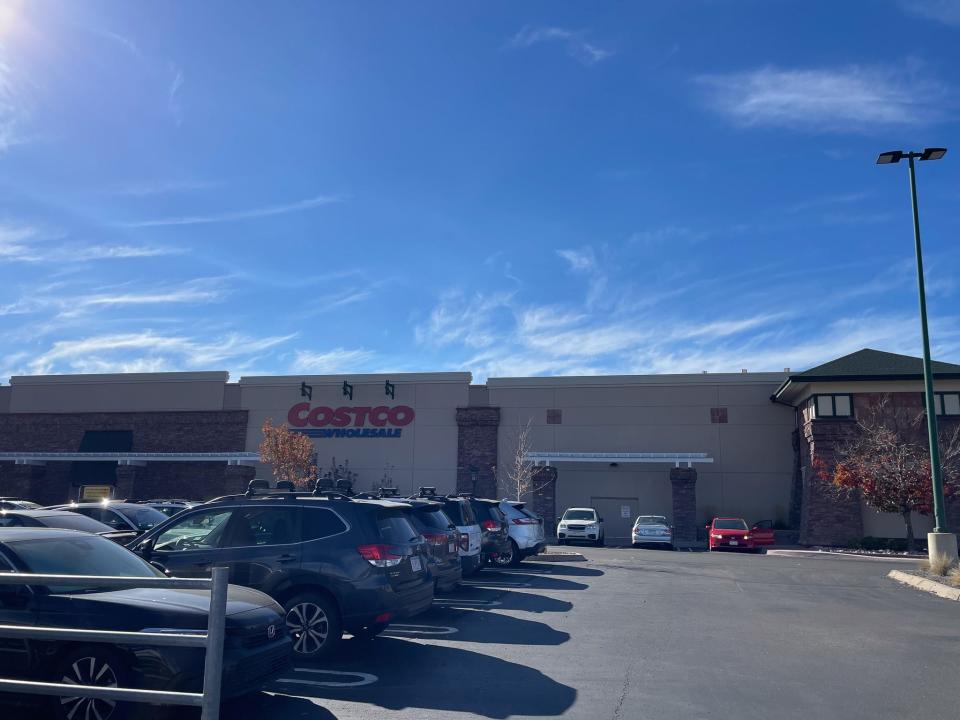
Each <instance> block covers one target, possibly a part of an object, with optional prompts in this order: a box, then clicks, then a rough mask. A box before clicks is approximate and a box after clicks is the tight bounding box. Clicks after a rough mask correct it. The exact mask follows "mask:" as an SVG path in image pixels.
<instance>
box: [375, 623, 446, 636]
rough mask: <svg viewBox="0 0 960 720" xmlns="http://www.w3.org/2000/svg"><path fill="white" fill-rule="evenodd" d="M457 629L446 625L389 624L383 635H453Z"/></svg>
mask: <svg viewBox="0 0 960 720" xmlns="http://www.w3.org/2000/svg"><path fill="white" fill-rule="evenodd" d="M455 632H458V630H457V629H456V628H455V627H447V626H446V625H396V624H395V625H390V626H389V627H388V628H387V629H386V630H384V631H383V634H384V635H453V634H454V633H455Z"/></svg>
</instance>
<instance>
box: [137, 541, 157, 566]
mask: <svg viewBox="0 0 960 720" xmlns="http://www.w3.org/2000/svg"><path fill="white" fill-rule="evenodd" d="M137 552H138V553H140V557H142V558H143V559H144V560H146V561H147V562H150V558H151V557H153V540H144V541H143V542H142V543H140V544H139V545H138V546H137Z"/></svg>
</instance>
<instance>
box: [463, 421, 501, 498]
mask: <svg viewBox="0 0 960 720" xmlns="http://www.w3.org/2000/svg"><path fill="white" fill-rule="evenodd" d="M457 426H458V428H459V433H458V439H457V492H469V493H473V494H474V495H479V496H480V497H489V498H494V497H497V478H496V476H495V473H494V470H495V468H496V466H497V434H498V431H499V429H500V408H498V407H462V408H457Z"/></svg>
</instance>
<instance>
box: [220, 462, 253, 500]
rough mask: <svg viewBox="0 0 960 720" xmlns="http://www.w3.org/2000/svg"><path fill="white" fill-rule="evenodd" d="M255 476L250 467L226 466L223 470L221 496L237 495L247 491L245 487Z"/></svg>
mask: <svg viewBox="0 0 960 720" xmlns="http://www.w3.org/2000/svg"><path fill="white" fill-rule="evenodd" d="M256 474H257V469H256V468H255V467H253V466H252V465H226V466H224V469H223V488H222V493H221V494H223V495H239V494H240V493H244V492H246V491H247V485H249V484H250V481H251V480H253V478H254V476H255V475H256Z"/></svg>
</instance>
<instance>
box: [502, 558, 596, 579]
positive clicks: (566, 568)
mask: <svg viewBox="0 0 960 720" xmlns="http://www.w3.org/2000/svg"><path fill="white" fill-rule="evenodd" d="M516 570H517V572H522V571H523V570H546V571H547V573H546V574H548V575H567V576H569V577H577V576H579V577H600V576H601V575H603V574H604V573H603V570H597V569H596V568H589V567H580V566H578V565H565V564H563V563H538V562H524V563H520V565H518V566H517V568H516ZM483 572H485V573H486V572H496V571H495V570H484V571H483Z"/></svg>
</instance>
